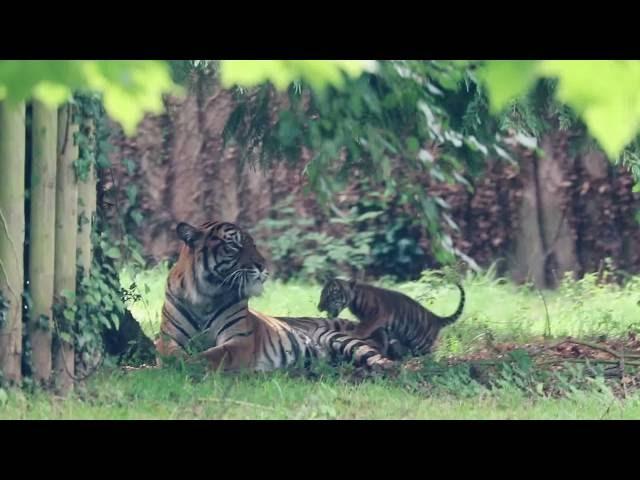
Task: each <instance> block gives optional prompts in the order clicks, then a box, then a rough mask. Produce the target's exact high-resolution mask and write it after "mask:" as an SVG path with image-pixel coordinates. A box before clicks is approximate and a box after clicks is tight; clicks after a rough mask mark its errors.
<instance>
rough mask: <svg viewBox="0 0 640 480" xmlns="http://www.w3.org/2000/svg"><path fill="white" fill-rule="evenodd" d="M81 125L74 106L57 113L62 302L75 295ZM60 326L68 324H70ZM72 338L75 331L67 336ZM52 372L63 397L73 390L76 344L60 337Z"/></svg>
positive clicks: (58, 291) (57, 284)
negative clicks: (67, 294) (77, 139)
mask: <svg viewBox="0 0 640 480" xmlns="http://www.w3.org/2000/svg"><path fill="white" fill-rule="evenodd" d="M77 131H78V125H77V124H76V123H74V118H73V106H72V105H65V106H64V107H61V108H60V109H59V111H58V162H57V172H56V235H55V239H56V241H55V262H54V263H55V274H54V294H55V296H56V298H57V300H58V301H62V296H63V293H64V292H73V293H74V294H75V291H76V248H77V236H78V184H77V182H76V174H75V167H74V162H75V160H76V159H77V158H78V146H77V144H76V142H75V140H74V137H75V133H76V132H77ZM57 321H58V322H59V323H63V324H67V325H68V324H69V322H68V321H66V320H65V321H64V322H62V321H61V319H57ZM58 331H60V329H59V328H58ZM66 333H67V334H69V335H72V331H67V332H66ZM54 347H55V348H54V357H53V368H54V371H55V387H56V390H57V391H58V392H59V393H60V394H63V395H64V394H67V393H68V392H70V391H71V390H72V389H73V376H74V375H75V368H74V367H75V362H74V353H75V350H74V343H73V337H72V338H71V339H66V340H65V339H64V338H61V337H60V336H57V338H56V341H55V344H54Z"/></svg>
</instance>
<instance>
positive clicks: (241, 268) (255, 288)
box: [174, 222, 269, 299]
mask: <svg viewBox="0 0 640 480" xmlns="http://www.w3.org/2000/svg"><path fill="white" fill-rule="evenodd" d="M176 231H177V233H178V237H179V238H180V240H182V242H183V243H184V245H183V246H182V249H181V251H180V257H179V259H178V262H177V263H176V265H175V266H174V268H176V269H178V270H181V271H183V277H190V280H187V281H189V282H190V283H192V284H193V286H194V287H195V288H196V290H198V291H199V292H203V293H205V294H208V295H220V294H224V293H225V292H229V293H237V294H238V297H239V298H241V299H242V298H249V297H251V296H256V295H260V294H261V293H262V290H263V285H264V283H265V282H266V281H267V278H268V275H269V274H268V272H267V269H266V262H265V259H264V257H263V256H262V255H261V254H260V252H259V251H258V249H257V248H256V245H255V242H254V241H253V238H252V237H251V235H249V234H248V233H247V232H246V231H244V230H243V229H241V228H240V227H238V226H237V225H235V224H233V223H229V222H207V223H205V224H203V225H201V226H199V227H194V226H192V225H189V224H188V223H184V222H182V223H179V224H178V226H177V228H176ZM187 270H190V272H189V273H190V275H186V271H187Z"/></svg>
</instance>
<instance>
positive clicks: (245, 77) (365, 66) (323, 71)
mask: <svg viewBox="0 0 640 480" xmlns="http://www.w3.org/2000/svg"><path fill="white" fill-rule="evenodd" d="M374 69H375V62H371V61H366V60H222V61H221V62H220V71H221V74H220V80H221V83H222V85H223V86H224V87H227V88H228V87H231V86H233V85H242V86H245V87H252V86H256V85H259V84H261V83H264V82H267V81H269V82H271V83H273V85H274V86H275V87H276V88H277V89H278V90H285V89H286V88H287V87H288V86H289V85H290V84H291V83H292V82H294V81H296V80H300V79H302V80H304V81H306V82H308V83H309V84H310V85H311V86H312V87H313V88H314V89H316V90H322V89H324V88H325V87H326V86H327V85H333V86H335V87H340V86H342V85H343V83H344V77H343V73H344V74H346V75H348V76H350V77H357V76H359V75H360V74H361V73H362V72H363V71H365V70H369V71H371V70H374Z"/></svg>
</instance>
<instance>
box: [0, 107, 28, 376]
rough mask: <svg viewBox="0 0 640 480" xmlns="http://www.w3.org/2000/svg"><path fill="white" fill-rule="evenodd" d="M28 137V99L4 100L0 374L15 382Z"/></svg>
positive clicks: (0, 117)
mask: <svg viewBox="0 0 640 480" xmlns="http://www.w3.org/2000/svg"><path fill="white" fill-rule="evenodd" d="M25 137H26V133H25V104H24V102H18V103H8V102H0V294H1V296H2V298H3V299H4V300H5V301H7V302H8V303H9V307H8V310H7V311H4V312H2V311H0V374H1V375H2V377H3V378H4V379H5V380H7V381H9V382H11V383H19V382H20V381H21V376H22V371H21V361H22V291H23V284H24V235H25V233H24V229H25V221H24V180H25ZM0 308H1V307H0Z"/></svg>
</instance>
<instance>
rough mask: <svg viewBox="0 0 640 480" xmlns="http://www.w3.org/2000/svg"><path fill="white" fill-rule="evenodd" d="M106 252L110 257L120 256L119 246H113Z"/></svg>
mask: <svg viewBox="0 0 640 480" xmlns="http://www.w3.org/2000/svg"><path fill="white" fill-rule="evenodd" d="M104 254H105V255H106V256H107V257H109V258H120V250H119V249H118V248H117V247H111V248H110V249H109V250H107V251H106V252H105V253H104Z"/></svg>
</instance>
